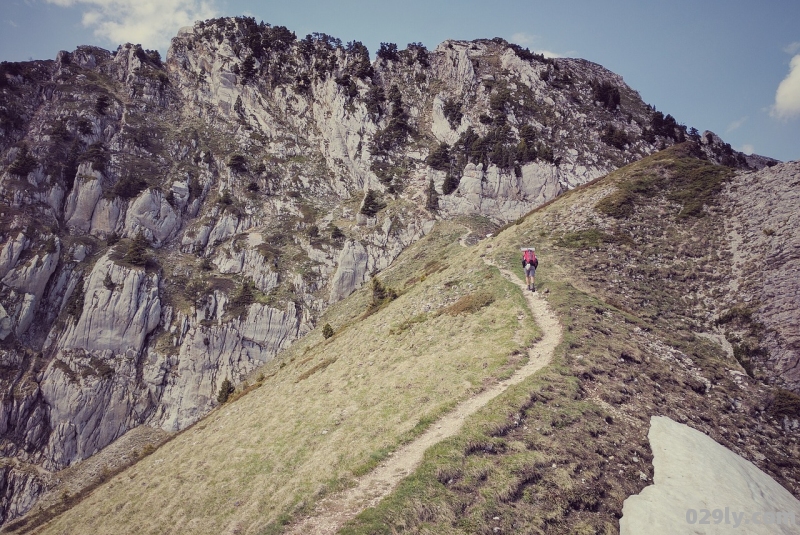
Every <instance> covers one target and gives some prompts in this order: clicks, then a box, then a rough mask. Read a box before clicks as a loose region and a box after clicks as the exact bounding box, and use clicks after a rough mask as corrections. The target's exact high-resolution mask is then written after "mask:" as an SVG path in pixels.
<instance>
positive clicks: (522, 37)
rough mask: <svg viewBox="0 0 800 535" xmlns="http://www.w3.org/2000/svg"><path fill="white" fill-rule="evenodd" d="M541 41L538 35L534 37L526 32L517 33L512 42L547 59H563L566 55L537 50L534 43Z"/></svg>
mask: <svg viewBox="0 0 800 535" xmlns="http://www.w3.org/2000/svg"><path fill="white" fill-rule="evenodd" d="M538 40H539V36H538V35H533V34H530V33H525V32H517V33H515V34H514V35H512V36H511V39H510V41H511V42H512V43H514V44H517V45H520V46H524V47H527V48H529V49H530V51H531V52H534V53H535V54H541V55H543V56H544V57H546V58H563V57H564V54H559V53H558V52H551V51H550V50H541V49H539V48H535V47H534V46H533V43H535V42H536V41H538ZM570 54H571V53H570Z"/></svg>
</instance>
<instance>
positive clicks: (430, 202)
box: [425, 179, 439, 212]
mask: <svg viewBox="0 0 800 535" xmlns="http://www.w3.org/2000/svg"><path fill="white" fill-rule="evenodd" d="M425 208H427V209H428V210H430V211H432V212H433V211H436V210H437V209H438V208H439V195H438V194H437V193H436V186H435V185H434V184H433V179H430V181H429V182H428V191H427V196H426V199H425Z"/></svg>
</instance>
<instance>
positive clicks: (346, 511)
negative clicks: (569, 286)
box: [287, 260, 562, 535]
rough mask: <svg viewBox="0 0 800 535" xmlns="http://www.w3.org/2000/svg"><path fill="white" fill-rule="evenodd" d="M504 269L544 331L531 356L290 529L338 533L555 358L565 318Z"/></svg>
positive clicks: (300, 531) (317, 532) (325, 501)
mask: <svg viewBox="0 0 800 535" xmlns="http://www.w3.org/2000/svg"><path fill="white" fill-rule="evenodd" d="M487 263H488V260H487ZM500 272H501V273H502V274H503V276H504V277H506V278H507V279H508V280H510V281H511V282H513V283H514V284H516V285H517V286H519V288H520V290H521V291H522V292H524V294H525V299H526V301H527V303H528V307H529V308H530V310H531V312H532V313H533V317H534V319H535V321H536V323H537V324H538V325H539V326H540V328H541V329H542V331H543V333H544V334H543V336H542V338H541V339H540V340H539V341H537V342H536V343H535V344H534V345H533V346H532V347H531V348H530V349H529V351H528V353H529V359H528V362H527V363H526V364H525V365H524V366H522V367H521V368H519V369H518V370H517V371H516V372H515V373H514V375H512V376H511V377H510V378H508V379H507V380H504V381H501V382H499V383H497V384H495V385H493V386H491V387H490V388H488V389H487V390H484V391H483V392H481V393H480V394H477V395H475V396H473V397H471V398H470V399H468V400H466V401H464V402H463V403H461V404H459V405H458V406H457V407H456V408H455V409H454V410H453V411H452V412H450V413H449V414H447V415H446V416H444V417H443V418H442V419H441V420H439V421H438V422H436V423H435V424H434V425H432V426H431V428H430V429H429V430H428V431H426V432H425V433H424V434H422V435H421V436H419V437H418V438H417V439H415V440H413V441H412V442H409V443H408V444H406V445H405V446H403V447H402V448H400V449H399V450H398V451H396V452H395V453H394V454H393V455H392V456H391V457H390V458H389V459H388V460H386V461H385V462H383V463H382V464H381V465H379V466H378V467H377V468H376V469H375V470H373V471H372V472H370V473H368V474H366V475H364V476H363V477H361V478H359V479H358V481H357V483H356V485H355V486H354V487H351V488H349V489H346V490H344V491H342V492H339V493H336V494H333V495H331V496H328V497H326V498H324V499H322V500H320V502H319V503H318V504H317V506H316V507H315V509H314V511H313V512H312V514H311V515H310V516H308V517H306V518H303V519H302V520H300V521H298V522H296V523H295V524H293V525H292V526H290V527H289V529H288V530H287V533H291V534H296V535H301V534H303V535H304V534H308V533H315V534H319V535H324V534H331V533H336V532H337V531H338V530H339V528H341V527H342V526H343V525H344V524H345V522H347V521H349V520H350V519H352V518H353V517H355V516H356V515H357V514H358V513H360V512H361V511H362V510H364V509H366V508H368V507H373V506H375V505H376V504H377V503H378V502H379V501H380V500H381V499H382V498H384V497H385V496H387V495H388V494H389V493H390V492H391V491H392V490H393V489H394V488H395V487H396V486H397V484H398V483H399V482H400V481H401V480H402V479H403V478H404V477H406V476H407V475H409V474H410V473H412V472H413V471H414V470H415V469H416V468H417V466H419V464H420V461H421V460H422V456H423V454H424V453H425V451H426V450H427V449H428V448H430V447H431V446H433V445H434V444H436V443H438V442H441V441H442V440H444V439H446V438H448V437H451V436H453V435H455V434H456V433H458V432H459V430H461V427H462V426H463V424H464V421H465V419H466V418H467V417H469V416H471V415H472V414H474V413H476V412H477V411H478V410H479V409H481V408H482V407H484V406H485V405H486V404H487V403H488V402H489V401H491V400H492V399H494V398H495V397H497V396H499V395H500V394H502V393H503V392H505V391H506V389H508V388H509V387H510V386H512V385H515V384H518V383H520V382H522V381H523V380H524V379H526V378H528V377H530V376H531V375H533V374H534V373H536V372H537V371H538V370H540V369H541V368H543V367H544V366H546V365H547V364H548V363H549V362H550V361H551V359H552V357H553V351H554V350H555V348H556V346H558V344H559V343H560V342H561V337H562V329H561V324H560V323H559V322H558V319H557V318H556V316H555V314H553V312H552V310H551V309H550V307H549V305H548V304H547V300H546V299H545V298H544V297H543V296H542V295H541V294H538V293H533V292H530V291H528V290H527V288H526V287H525V283H524V282H523V281H520V280H519V279H518V278H517V276H516V275H514V274H513V273H512V272H510V271H508V270H506V269H500Z"/></svg>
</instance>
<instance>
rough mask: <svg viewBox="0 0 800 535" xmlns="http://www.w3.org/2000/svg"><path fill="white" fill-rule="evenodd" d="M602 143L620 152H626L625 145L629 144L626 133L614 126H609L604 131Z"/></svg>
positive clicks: (601, 136) (601, 138)
mask: <svg viewBox="0 0 800 535" xmlns="http://www.w3.org/2000/svg"><path fill="white" fill-rule="evenodd" d="M600 141H602V142H603V143H605V144H606V145H610V146H612V147H615V148H617V149H619V150H624V149H625V145H627V144H628V143H629V140H628V136H627V135H626V134H625V131H624V130H618V129H616V128H614V127H613V126H612V125H608V126H606V127H605V128H604V129H603V132H602V133H601V134H600Z"/></svg>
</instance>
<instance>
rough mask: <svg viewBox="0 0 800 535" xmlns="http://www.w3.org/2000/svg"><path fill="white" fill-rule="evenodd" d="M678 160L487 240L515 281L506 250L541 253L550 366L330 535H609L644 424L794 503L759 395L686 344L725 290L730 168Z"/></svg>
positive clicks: (644, 481) (587, 193) (603, 183)
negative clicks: (740, 467)
mask: <svg viewBox="0 0 800 535" xmlns="http://www.w3.org/2000/svg"><path fill="white" fill-rule="evenodd" d="M690 153H691V151H688V150H687V147H676V148H674V149H670V150H668V151H665V152H663V153H660V154H658V155H654V156H653V157H650V158H647V159H645V160H643V161H641V162H639V163H637V164H634V165H632V166H629V167H626V168H624V169H621V170H619V171H618V172H615V173H612V175H610V176H609V177H607V178H605V179H603V180H600V181H598V182H596V183H595V184H592V185H589V186H587V187H583V188H579V189H578V190H575V191H572V192H570V193H568V194H566V195H565V196H563V197H562V198H560V199H558V200H556V201H555V202H554V203H552V204H551V205H549V206H546V207H544V208H542V209H540V210H537V211H535V212H534V213H532V214H531V215H529V216H528V217H527V218H526V219H525V220H524V221H521V222H520V223H519V224H518V225H515V226H511V227H510V228H509V229H508V230H506V231H505V232H503V233H502V234H500V235H499V236H498V237H497V238H496V239H494V240H492V243H490V244H489V245H491V246H492V247H491V248H490V249H489V251H490V252H489V254H490V255H491V256H493V257H495V258H496V259H497V260H498V261H499V262H500V263H501V264H502V265H505V266H508V267H512V268H514V269H517V270H519V268H518V260H517V257H518V254H519V253H518V245H519V244H521V243H535V244H536V245H537V252H538V253H539V257H540V259H541V264H540V270H539V272H538V274H537V281H538V285H537V286H539V288H540V290H543V291H549V294H548V299H549V301H550V303H551V305H552V306H553V307H554V308H555V310H556V311H557V312H558V314H559V316H560V318H561V321H562V322H563V323H564V325H565V328H566V333H565V338H564V342H563V344H562V345H561V346H560V347H559V348H558V349H557V351H556V357H555V359H554V363H553V364H552V365H551V366H550V367H548V368H545V369H544V370H542V372H541V373H540V374H539V375H538V376H535V377H533V378H531V379H530V380H528V381H526V382H524V383H522V384H520V385H518V386H517V387H515V388H513V389H512V390H511V391H509V392H508V393H507V394H506V395H504V396H501V397H499V398H497V399H496V400H494V401H493V402H492V403H491V404H490V405H489V406H488V407H487V408H486V409H485V410H484V411H482V412H481V413H479V415H478V416H477V417H476V418H473V419H472V420H471V421H470V422H468V423H467V425H466V426H465V429H464V431H463V432H462V433H461V434H460V435H459V436H457V437H454V438H452V439H450V440H448V441H446V442H443V443H441V444H439V445H438V446H436V447H434V448H431V450H429V451H428V452H427V453H426V456H425V459H424V461H423V464H422V466H421V467H420V469H419V470H418V471H417V472H416V473H415V474H414V475H412V476H411V477H409V478H408V479H407V480H405V481H404V482H403V483H402V484H401V485H400V486H399V487H398V489H397V490H396V491H395V492H394V493H393V494H392V495H391V496H389V497H388V498H387V499H385V500H384V501H383V502H382V503H380V504H379V505H378V506H377V507H375V508H373V509H369V510H367V511H365V512H363V513H362V514H361V515H360V516H359V517H357V518H356V519H355V520H353V521H352V522H350V524H348V525H347V526H346V527H345V528H344V529H343V530H342V533H346V534H348V535H353V534H382V533H386V534H390V533H396V532H400V531H403V532H409V533H454V534H455V533H459V534H461V533H463V534H466V533H494V532H495V528H499V532H500V533H592V534H593V533H616V532H618V529H619V528H618V518H619V516H620V515H621V511H622V502H623V501H624V499H625V498H627V496H629V495H630V494H632V493H636V492H639V491H640V490H641V489H642V488H643V487H644V486H645V485H648V484H650V483H651V482H652V476H653V471H652V464H651V459H652V455H651V452H650V450H649V443H648V441H647V431H648V428H649V418H650V416H651V415H655V414H663V415H667V416H670V417H672V418H673V419H675V420H676V421H681V422H685V423H687V424H689V425H691V426H693V427H695V428H697V429H701V430H703V431H705V432H707V433H708V434H710V435H711V436H712V437H713V438H714V439H715V440H717V441H719V442H720V443H722V444H724V445H726V446H727V447H729V448H731V449H732V450H733V451H735V452H737V453H739V454H742V455H744V456H745V457H746V458H748V459H750V460H751V461H753V462H755V463H756V464H757V465H758V466H759V467H761V468H762V469H763V470H765V471H766V472H767V473H769V474H770V475H772V476H773V477H774V478H775V479H776V480H778V481H779V482H780V483H782V484H783V485H784V486H786V487H787V488H788V489H789V490H791V491H793V492H794V493H795V495H798V488H800V487H798V477H799V476H800V465H798V463H797V461H796V458H797V446H796V441H795V439H794V438H793V437H791V436H787V434H786V433H784V432H783V431H782V430H781V429H780V426H779V425H778V423H777V421H776V420H775V419H774V418H772V415H771V411H770V409H769V403H770V392H769V390H768V389H767V388H765V387H764V386H763V385H762V384H760V383H758V382H757V381H755V380H753V379H749V378H747V377H746V376H744V375H743V374H742V372H743V370H742V368H741V367H740V365H739V363H738V362H736V361H735V360H734V359H732V358H730V357H728V356H727V355H726V354H725V353H724V352H723V351H722V350H721V349H720V348H719V347H717V346H715V345H713V344H711V343H710V342H708V341H706V340H704V339H702V338H700V337H698V336H696V335H695V334H694V333H695V332H701V331H707V330H709V329H710V328H711V327H712V325H711V321H710V320H709V318H708V317H707V316H708V315H709V314H708V309H709V308H713V305H714V296H718V295H719V292H720V291H721V290H720V287H721V286H720V285H721V284H722V283H724V282H725V276H724V275H725V270H726V258H727V256H726V254H727V251H726V250H725V242H724V237H723V235H722V230H721V229H722V220H721V217H722V215H721V214H718V213H715V210H714V196H715V193H716V192H717V191H718V189H719V185H720V183H721V181H723V180H724V179H725V177H726V176H728V170H726V169H724V168H719V167H717V168H714V167H713V166H710V164H707V163H705V162H702V161H699V160H697V159H694V158H692V157H691V154H690ZM698 199H700V200H701V209H700V210H698V207H697V202H695V201H696V200H698ZM620 200H622V201H623V203H619V201H620ZM620 204H629V205H630V210H627V209H626V211H625V213H624V214H620V213H617V212H616V211H615V208H616V207H617V206H619V205H620ZM703 204H705V205H706V208H707V209H706V211H703V210H702V205H703ZM609 213H611V214H613V216H612V215H609ZM698 216H700V217H698ZM485 245H486V244H485V243H482V244H480V245H479V246H478V247H484V246H485ZM709 386H710V389H708V387H709ZM765 407H766V408H767V410H766V411H763V409H764V408H765ZM759 409H762V410H759Z"/></svg>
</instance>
